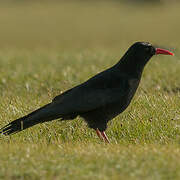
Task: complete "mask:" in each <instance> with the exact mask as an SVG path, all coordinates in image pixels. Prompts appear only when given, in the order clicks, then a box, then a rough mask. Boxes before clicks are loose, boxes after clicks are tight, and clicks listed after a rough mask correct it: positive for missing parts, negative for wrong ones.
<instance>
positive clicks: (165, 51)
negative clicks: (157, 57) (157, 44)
mask: <svg viewBox="0 0 180 180" xmlns="http://www.w3.org/2000/svg"><path fill="white" fill-rule="evenodd" d="M156 54H165V55H171V56H174V54H173V53H172V52H170V51H168V50H165V49H161V48H156Z"/></svg>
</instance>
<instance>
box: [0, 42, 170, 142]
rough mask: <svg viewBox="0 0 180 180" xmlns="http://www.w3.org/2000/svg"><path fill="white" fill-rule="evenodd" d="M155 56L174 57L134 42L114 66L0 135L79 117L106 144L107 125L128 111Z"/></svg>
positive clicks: (147, 44)
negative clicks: (142, 77) (40, 124)
mask: <svg viewBox="0 0 180 180" xmlns="http://www.w3.org/2000/svg"><path fill="white" fill-rule="evenodd" d="M155 54H166V55H173V53H171V52H169V51H167V50H164V49H160V48H155V47H153V46H152V45H151V44H150V43H146V42H136V43H135V44H133V45H132V46H131V47H130V48H129V49H128V51H127V52H126V53H125V55H124V56H123V57H122V58H121V60H120V61H119V62H118V63H117V64H115V65H114V66H112V67H111V68H109V69H107V70H105V71H103V72H101V73H99V74H97V75H95V76H94V77H92V78H90V79H89V80H88V81H86V82H84V83H82V84H80V85H78V86H76V87H74V88H72V89H69V90H67V91H65V92H64V93H62V94H60V95H59V96H57V97H55V98H54V99H53V100H52V102H51V103H49V104H47V105H45V106H43V107H41V108H40V109H37V110H35V111H34V112H32V113H30V114H28V115H26V116H24V117H21V118H19V119H17V120H14V121H12V122H11V123H9V124H8V125H6V126H5V127H3V128H2V129H1V130H0V133H2V134H4V135H10V134H14V133H17V132H19V131H22V130H24V129H26V128H29V127H31V126H34V125H36V124H39V123H44V122H47V121H51V120H54V119H58V118H60V119H61V120H70V119H74V118H76V117H77V116H81V117H83V118H84V120H85V121H86V122H87V124H88V126H89V127H90V128H93V129H94V130H96V133H97V135H98V136H99V137H100V138H102V139H103V140H104V141H105V142H109V140H108V138H107V136H106V134H105V132H104V131H105V130H106V128H107V123H108V121H110V120H111V119H113V118H114V117H116V116H117V115H118V114H120V113H121V112H123V111H124V110H125V109H126V108H127V107H128V105H129V103H130V102H131V99H132V98H133V96H134V94H135V92H136V89H137V87H138V85H139V82H140V79H141V75H142V71H143V69H144V66H145V65H146V63H147V62H148V61H149V60H150V58H151V57H152V56H153V55H155Z"/></svg>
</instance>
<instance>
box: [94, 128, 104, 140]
mask: <svg viewBox="0 0 180 180" xmlns="http://www.w3.org/2000/svg"><path fill="white" fill-rule="evenodd" d="M96 134H97V135H98V137H99V138H100V139H101V140H103V139H104V138H103V137H102V136H101V132H100V131H99V129H98V128H97V129H96Z"/></svg>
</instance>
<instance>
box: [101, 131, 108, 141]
mask: <svg viewBox="0 0 180 180" xmlns="http://www.w3.org/2000/svg"><path fill="white" fill-rule="evenodd" d="M101 135H102V137H103V139H104V141H105V142H106V143H109V139H108V137H107V136H106V133H105V132H104V131H102V132H101Z"/></svg>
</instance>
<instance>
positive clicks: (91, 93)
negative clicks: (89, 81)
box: [52, 81, 128, 114]
mask: <svg viewBox="0 0 180 180" xmlns="http://www.w3.org/2000/svg"><path fill="white" fill-rule="evenodd" d="M126 93H128V88H127V83H126V82H125V81H121V82H118V87H106V88H104V87H103V88H101V87H97V86H96V87H93V85H91V86H86V85H85V86H82V85H81V86H77V87H75V88H73V89H71V90H68V91H66V92H65V93H63V94H61V95H60V96H57V97H56V98H55V99H54V100H53V102H52V103H54V104H56V107H58V106H59V107H61V110H62V112H63V114H68V113H82V112H87V111H91V110H93V109H97V108H100V107H102V106H105V105H107V104H111V103H114V102H117V101H120V100H121V98H122V97H123V96H124V95H125V94H126Z"/></svg>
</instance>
